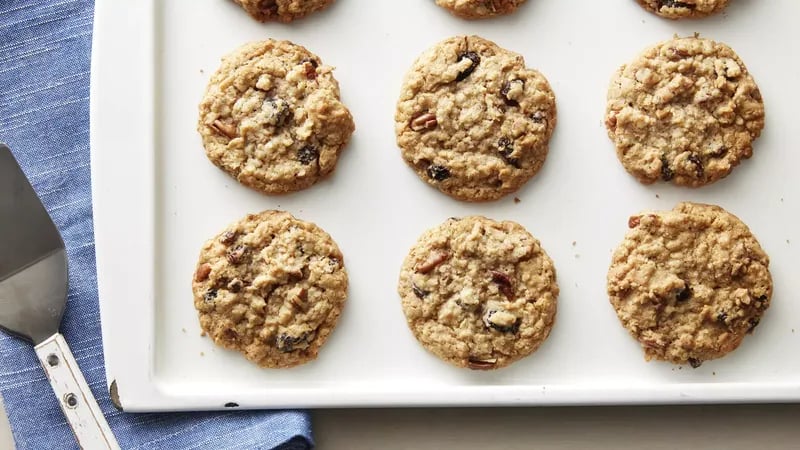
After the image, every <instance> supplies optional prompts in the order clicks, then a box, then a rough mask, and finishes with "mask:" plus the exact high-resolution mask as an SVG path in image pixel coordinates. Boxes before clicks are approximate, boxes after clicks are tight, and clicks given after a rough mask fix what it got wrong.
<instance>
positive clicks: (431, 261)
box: [414, 250, 450, 274]
mask: <svg viewBox="0 0 800 450" xmlns="http://www.w3.org/2000/svg"><path fill="white" fill-rule="evenodd" d="M448 258H450V253H448V252H445V251H441V250H438V251H434V252H432V253H431V254H430V255H428V259H426V260H425V261H424V262H423V263H422V264H417V267H415V268H414V270H415V271H416V272H417V273H422V274H425V273H429V272H430V271H432V270H433V269H435V268H436V267H438V266H439V264H441V263H443V262H445V261H447V259H448Z"/></svg>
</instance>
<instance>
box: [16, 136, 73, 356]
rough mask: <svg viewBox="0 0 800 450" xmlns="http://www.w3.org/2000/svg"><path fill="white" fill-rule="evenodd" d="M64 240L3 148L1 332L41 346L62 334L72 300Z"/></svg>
mask: <svg viewBox="0 0 800 450" xmlns="http://www.w3.org/2000/svg"><path fill="white" fill-rule="evenodd" d="M67 288H68V271H67V255H66V251H65V249H64V241H63V240H62V239H61V235H60V234H59V232H58V229H57V228H56V226H55V224H54V223H53V221H52V220H51V219H50V216H49V215H48V214H47V210H46V209H45V207H44V205H42V202H41V201H40V200H39V197H38V196H37V195H36V192H35V191H34V190H33V187H32V186H31V184H30V182H28V179H27V178H26V177H25V174H24V173H23V172H22V169H21V168H20V167H19V164H17V161H16V160H15V159H14V156H13V155H12V154H11V150H9V148H8V147H7V146H5V145H3V144H0V328H2V329H5V330H6V331H9V332H11V333H12V334H15V335H18V336H20V337H22V338H25V339H27V340H30V341H32V342H34V343H36V344H38V343H40V342H42V341H44V340H45V339H47V338H48V337H50V336H52V335H53V334H55V333H56V332H57V331H58V327H59V325H60V323H61V316H62V315H63V313H64V307H65V306H66V300H67Z"/></svg>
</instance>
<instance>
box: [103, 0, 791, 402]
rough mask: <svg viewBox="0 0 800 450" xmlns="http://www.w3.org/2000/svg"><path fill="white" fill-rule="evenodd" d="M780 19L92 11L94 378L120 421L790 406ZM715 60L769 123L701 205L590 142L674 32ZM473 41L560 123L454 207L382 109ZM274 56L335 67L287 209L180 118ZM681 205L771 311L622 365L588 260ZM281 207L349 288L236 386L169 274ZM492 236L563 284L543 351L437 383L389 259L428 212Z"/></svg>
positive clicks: (352, 1) (776, 11)
mask: <svg viewBox="0 0 800 450" xmlns="http://www.w3.org/2000/svg"><path fill="white" fill-rule="evenodd" d="M798 17H800V2H798V1H795V0H771V1H768V2H767V1H753V0H732V1H731V5H730V7H729V8H728V9H727V11H726V12H725V13H724V14H720V15H717V16H715V17H712V18H709V19H706V20H696V21H681V22H672V21H667V20H663V19H659V18H657V17H656V16H653V15H651V14H649V13H647V12H645V11H644V10H642V9H641V8H640V7H639V6H638V5H637V4H636V2H635V1H634V0H606V1H596V0H560V1H554V0H529V1H528V2H527V4H525V5H524V6H523V7H521V8H520V9H519V11H518V13H517V14H515V15H512V16H509V17H505V18H500V19H494V20H486V21H472V22H470V21H464V20H460V19H457V18H455V17H452V16H450V15H449V14H448V13H447V12H445V11H444V10H442V9H441V8H438V7H437V6H436V5H435V4H434V2H432V1H430V0H404V1H401V0H337V1H336V3H335V4H334V5H333V6H332V7H330V8H329V9H327V10H326V11H324V12H320V13H316V14H313V15H312V16H310V17H308V18H306V19H304V20H301V21H297V22H295V23H292V24H289V25H285V24H274V23H273V24H260V23H257V22H256V21H254V20H252V19H250V18H249V17H248V16H247V15H246V14H244V13H243V12H242V11H241V10H240V9H239V8H238V7H237V6H236V5H235V4H233V2H231V1H227V0H163V1H153V0H149V1H148V0H98V1H97V3H96V17H95V31H94V33H95V34H94V48H93V64H92V92H91V105H92V113H91V144H92V177H93V194H94V211H95V229H96V240H97V265H98V277H99V289H100V306H101V314H102V324H103V342H104V348H105V358H106V371H107V376H108V382H109V387H110V388H111V390H112V392H113V394H114V395H113V397H114V398H115V400H116V401H117V403H119V404H120V405H121V406H122V407H123V408H124V410H125V411H162V410H198V409H218V408H224V407H225V405H226V404H231V403H234V404H236V405H238V406H239V407H241V408H282V407H334V406H336V407H350V406H409V405H428V406H439V405H553V404H560V405H564V404H635V403H638V404H644V403H647V404H651V403H701V402H703V403H706V402H717V403H720V402H787V401H797V400H798V399H800V357H798V355H800V320H798V319H799V318H800V301H798V293H799V292H800V276H798V275H797V265H798V251H797V249H798V248H800V247H799V246H800V233H798V226H797V225H798V219H800V209H799V208H800V187H799V186H798V181H797V171H798V168H800V151H798V150H800V126H799V125H798V114H797V107H796V105H798V104H800V89H798V83H800V58H798V55H800V33H799V32H798V31H797V26H796V22H797V18H798ZM694 32H699V33H700V34H701V35H702V36H705V37H709V38H713V39H716V40H721V41H723V42H726V43H728V44H729V45H731V46H732V47H733V48H734V50H736V51H737V52H738V53H739V55H741V57H742V58H743V60H744V61H745V62H746V64H747V66H748V68H749V69H750V71H751V72H752V74H753V75H754V77H755V79H756V81H757V82H758V83H759V85H760V87H761V92H762V94H763V97H764V99H765V103H766V107H767V126H766V129H765V132H764V134H763V136H762V137H761V138H760V139H759V140H758V141H757V142H756V144H755V156H754V157H753V158H752V159H751V160H748V161H745V162H744V163H743V164H742V165H741V166H740V167H738V168H737V169H735V170H734V172H733V174H732V175H731V176H730V177H728V178H727V179H725V180H723V181H720V182H718V183H716V184H714V185H713V186H710V187H705V188H702V189H695V190H692V189H686V188H675V187H671V186H667V185H664V184H658V185H655V186H651V187H647V186H643V185H640V184H639V183H638V182H637V181H635V180H634V179H633V178H632V177H631V176H629V175H628V174H627V173H626V172H625V171H624V170H623V168H622V167H621V165H620V164H619V162H618V161H617V158H616V156H615V152H614V149H613V146H612V144H611V142H610V141H609V139H608V137H607V136H606V132H605V128H604V126H603V115H604V110H605V96H606V90H607V86H608V82H609V79H610V77H611V74H612V73H613V72H614V70H615V69H616V68H617V67H618V66H619V65H621V64H623V63H626V62H627V61H629V60H631V59H632V58H634V56H635V55H637V54H638V53H639V52H640V51H641V50H643V49H644V48H645V47H646V46H648V45H650V44H652V43H655V42H657V41H660V40H664V39H668V38H670V37H672V36H673V34H676V33H677V34H679V35H684V36H685V35H691V34H692V33H694ZM456 34H479V35H482V36H484V37H486V38H488V39H491V40H494V41H495V42H497V43H498V44H499V45H501V46H502V47H505V48H507V49H510V50H514V51H516V52H519V53H521V54H522V55H523V56H524V57H525V58H526V61H527V63H528V65H529V66H531V67H534V68H537V69H539V70H541V71H542V72H543V73H544V74H545V75H546V76H547V77H548V79H549V80H550V82H551V84H552V86H553V89H554V91H555V93H556V96H557V101H558V113H559V118H558V126H557V128H556V132H555V134H554V136H553V139H552V141H551V146H550V155H549V157H548V159H547V162H546V164H545V166H544V169H543V170H542V171H541V172H540V174H539V175H537V176H536V177H535V178H534V179H533V180H531V181H530V182H529V183H528V184H527V185H526V186H525V187H524V188H523V189H521V190H520V191H519V192H518V193H517V194H516V196H517V197H519V199H520V200H521V202H520V203H515V202H514V197H515V195H511V196H508V197H507V198H504V199H502V200H500V201H497V202H494V203H488V204H469V203H463V202H458V201H455V200H452V199H450V198H448V197H446V196H445V195H443V194H441V193H439V192H438V191H436V190H434V189H432V188H429V187H428V186H427V185H425V184H424V183H422V182H421V181H420V180H419V179H417V177H416V175H415V174H414V173H413V172H412V171H411V170H410V169H409V168H407V167H406V165H405V164H404V162H403V161H402V159H401V157H400V152H399V150H398V149H397V147H396V144H395V137H394V129H393V126H394V121H393V116H394V108H395V102H396V99H397V96H398V95H399V90H400V85H401V82H402V78H403V75H404V74H405V72H406V70H407V69H408V68H409V67H410V65H411V64H412V62H413V61H414V59H415V58H416V57H417V56H418V55H419V54H420V53H421V52H422V51H423V50H425V49H426V48H428V47H430V46H431V45H433V44H434V43H436V42H438V41H439V40H441V39H444V38H446V37H449V36H452V35H456ZM268 37H271V38H276V39H289V40H291V41H293V42H295V43H298V44H302V45H304V46H306V47H307V48H309V49H310V50H311V51H312V52H315V53H316V54H318V55H319V56H320V57H321V58H322V59H323V61H324V62H325V63H327V64H330V65H332V66H335V67H336V71H335V76H336V77H337V78H338V80H339V82H340V84H341V91H342V98H343V101H344V102H345V104H346V105H348V107H349V108H350V109H351V111H352V112H353V116H354V117H355V122H356V127H357V130H356V132H355V134H354V137H353V140H352V143H351V144H350V146H349V148H347V150H346V151H345V152H344V154H343V156H342V158H341V160H340V163H339V166H338V168H337V170H336V172H335V173H334V174H333V176H332V177H330V178H329V179H327V180H326V181H324V182H322V183H319V184H318V185H316V186H314V187H312V188H310V189H307V190H305V191H303V192H299V193H296V194H293V195H288V196H279V197H269V196H265V195H261V194H259V193H257V192H255V191H252V190H250V189H248V188H246V187H243V186H240V185H239V184H237V183H236V182H235V181H234V180H233V179H232V178H230V177H228V176H227V175H226V174H224V173H223V172H222V171H220V170H219V169H217V168H216V167H214V166H213V165H212V164H211V163H210V162H209V161H208V160H207V159H206V157H205V154H204V151H203V148H202V145H201V140H200V137H199V135H198V134H197V132H196V130H195V127H196V121H197V104H198V102H199V101H200V98H201V97H202V95H203V92H204V89H205V86H206V83H207V82H208V79H209V77H210V75H211V74H212V73H213V72H214V71H215V69H216V68H217V65H218V63H219V60H220V57H221V56H222V55H224V54H226V53H228V52H230V51H231V50H233V49H235V48H236V47H238V46H239V45H241V44H243V43H245V42H248V41H252V40H259V39H265V38H268ZM682 200H692V201H700V202H709V203H716V204H719V205H722V206H724V207H725V208H727V209H728V210H730V211H731V212H733V213H734V214H737V215H738V216H739V217H740V218H742V219H743V220H744V221H745V222H746V223H747V224H748V225H749V226H750V227H751V229H752V230H753V232H754V233H755V234H756V236H757V237H758V239H759V240H760V242H761V244H762V246H763V247H764V249H765V250H766V251H767V253H769V255H770V256H771V260H772V264H771V269H772V274H773V276H774V282H775V296H774V299H773V304H772V306H771V308H770V309H769V310H768V312H767V313H766V315H765V317H764V319H763V321H762V323H761V325H760V326H759V328H758V330H757V331H756V333H755V334H754V335H753V336H750V337H748V338H746V339H745V341H744V344H743V345H742V346H741V348H740V349H739V350H737V351H736V352H734V353H732V354H731V355H729V356H728V357H726V358H724V359H720V360H716V361H709V362H707V363H705V364H703V366H702V367H700V368H698V369H695V370H692V369H689V368H678V367H675V366H672V365H670V364H667V363H660V362H650V363H647V362H645V361H644V359H643V354H642V351H641V349H640V348H639V345H638V343H637V342H636V341H635V340H634V339H632V338H631V337H630V336H629V335H628V334H627V332H626V331H625V330H624V329H623V328H622V326H621V325H620V324H619V321H618V320H617V317H616V315H615V313H614V311H613V310H612V308H611V306H610V305H609V302H608V298H607V295H606V291H605V276H606V272H607V269H608V264H609V261H610V255H611V252H612V250H613V249H614V248H615V247H616V245H617V244H618V243H619V242H620V241H621V240H622V238H623V235H624V234H625V232H626V230H627V221H628V217H629V216H630V215H631V214H635V213H637V212H638V211H640V210H643V209H651V208H657V209H670V208H672V207H673V206H674V205H675V204H676V203H677V202H679V201H682ZM271 208H278V209H284V210H287V211H289V212H291V213H292V214H294V215H296V216H297V217H299V218H301V219H304V220H308V221H312V222H315V223H317V224H319V225H320V226H321V227H323V228H324V229H325V230H327V231H328V232H329V233H330V234H331V235H332V236H333V237H334V239H335V240H336V241H337V242H338V243H339V245H340V247H341V249H342V251H343V252H344V255H345V261H346V264H347V268H348V271H349V274H350V285H351V289H350V295H349V299H348V302H347V305H346V307H345V309H344V312H343V315H342V318H341V321H340V322H339V325H338V327H337V328H336V330H335V331H334V333H333V335H332V337H331V339H330V340H329V341H328V343H327V344H325V346H324V347H323V348H322V351H321V353H320V356H319V359H318V360H316V361H314V362H312V363H310V364H307V365H304V366H302V367H298V368H295V369H290V370H269V369H261V368H258V367H256V366H255V365H254V364H251V363H250V362H248V361H246V360H245V359H244V358H243V357H242V356H240V355H239V354H238V353H234V352H230V351H226V350H223V349H221V348H218V347H216V346H215V345H214V344H213V343H212V341H211V340H210V339H209V338H206V337H201V335H200V327H199V324H198V320H197V314H196V312H195V310H194V307H193V304H192V292H191V278H192V274H193V270H194V266H195V263H196V258H197V257H198V253H199V250H200V247H201V245H202V243H203V242H204V241H205V240H206V239H208V238H210V237H211V236H213V235H215V234H216V233H217V232H219V231H220V230H222V229H223V228H224V227H225V226H226V225H227V224H228V223H230V222H232V221H235V220H237V219H239V218H240V217H242V216H244V215H245V214H247V213H250V212H257V211H261V210H265V209H271ZM470 214H482V215H487V216H489V217H492V218H495V219H511V220H515V221H517V222H520V223H521V224H523V225H524V226H526V227H527V228H528V229H529V230H530V231H531V232H532V233H533V234H534V235H535V236H537V237H538V238H539V239H540V240H541V242H542V244H543V246H544V248H545V249H546V251H547V252H548V253H549V254H550V256H551V257H552V258H553V260H554V262H555V265H556V268H557V270H558V281H559V284H560V286H561V295H560V297H559V307H558V308H559V310H558V317H557V321H556V325H555V327H554V329H553V332H552V335H551V336H550V338H549V339H548V340H547V342H546V343H545V344H544V345H543V346H542V347H541V349H540V350H539V351H538V352H536V353H535V354H534V355H532V356H530V357H528V358H526V359H523V360H521V361H519V362H518V363H516V364H514V365H512V366H510V367H508V368H505V369H501V370H498V371H494V372H474V371H469V370H462V369H458V368H455V367H451V366H449V365H447V364H445V363H443V362H441V361H440V360H438V359H437V358H436V357H434V356H432V355H431V354H429V353H428V352H426V351H425V350H424V349H423V348H422V347H421V346H420V345H419V344H418V343H417V342H416V340H415V339H414V337H413V336H412V334H411V333H410V331H409V330H408V328H407V326H406V323H405V318H404V316H403V313H402V310H401V308H400V300H399V298H398V295H397V293H396V282H397V277H398V272H399V269H400V265H401V262H402V260H403V258H404V256H405V255H406V253H407V251H408V249H409V248H410V246H411V245H412V244H413V243H414V242H415V241H416V239H417V237H418V236H419V235H420V234H421V233H422V232H423V231H424V230H426V229H428V228H430V227H432V226H435V225H437V224H439V223H441V222H442V221H444V220H445V219H446V218H448V217H450V216H463V215H470Z"/></svg>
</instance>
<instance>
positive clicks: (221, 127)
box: [211, 120, 238, 139]
mask: <svg viewBox="0 0 800 450" xmlns="http://www.w3.org/2000/svg"><path fill="white" fill-rule="evenodd" d="M211 128H213V129H214V130H216V131H217V133H219V134H222V135H223V136H225V137H227V138H228V139H233V138H235V137H236V135H237V134H238V133H237V132H236V127H235V126H233V125H230V124H227V123H225V122H223V121H221V120H215V121H214V122H212V123H211Z"/></svg>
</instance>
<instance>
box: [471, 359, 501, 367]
mask: <svg viewBox="0 0 800 450" xmlns="http://www.w3.org/2000/svg"><path fill="white" fill-rule="evenodd" d="M496 364H497V358H488V359H478V358H469V359H468V360H467V367H469V368H470V369H473V370H490V369H494V366H495V365H496Z"/></svg>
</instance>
